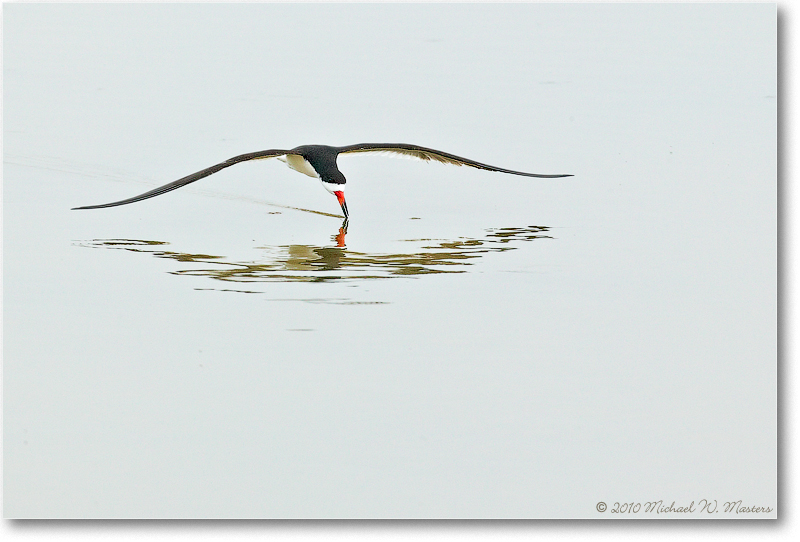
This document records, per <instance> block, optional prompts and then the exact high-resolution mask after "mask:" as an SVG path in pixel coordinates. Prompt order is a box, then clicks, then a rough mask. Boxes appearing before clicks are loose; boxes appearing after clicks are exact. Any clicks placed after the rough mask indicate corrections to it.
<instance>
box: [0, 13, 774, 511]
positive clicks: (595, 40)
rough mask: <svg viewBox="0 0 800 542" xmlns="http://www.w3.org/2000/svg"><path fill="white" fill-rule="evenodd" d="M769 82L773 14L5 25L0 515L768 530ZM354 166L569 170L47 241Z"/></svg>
mask: <svg viewBox="0 0 800 542" xmlns="http://www.w3.org/2000/svg"><path fill="white" fill-rule="evenodd" d="M297 20H303V21H304V25H302V26H301V27H299V28H298V27H297V25H296V24H291V23H293V22H296V21H297ZM233 37H235V39H232V38H233ZM775 54H776V51H775V8H774V6H770V5H743V4H731V5H605V6H604V5H491V6H482V5H385V6H384V5H297V6H295V5H269V4H267V5H236V6H233V5H228V6H222V5H144V4H142V5H77V6H76V5H72V6H66V5H46V4H43V5H19V4H14V5H8V6H4V126H3V129H4V166H3V176H4V181H3V183H4V186H3V191H4V193H3V198H4V203H3V205H4V208H3V212H4V401H5V402H4V460H5V462H4V484H5V486H4V503H5V508H4V512H5V514H6V516H7V517H280V518H286V517H291V518H298V517H314V518H319V517H416V518H421V517H426V518H427V517H450V518H478V517H480V518H489V517H491V518H507V517H512V518H516V517H520V518H522V517H524V518H540V517H559V518H573V517H589V518H597V517H611V514H610V513H609V512H606V513H605V514H601V513H599V512H597V510H596V504H597V503H598V502H599V501H606V502H608V504H609V506H611V505H612V503H613V502H614V501H647V500H652V499H664V500H665V501H669V502H672V501H675V502H676V505H678V504H680V503H683V502H685V503H686V504H688V503H689V502H691V501H692V500H694V501H698V500H699V499H702V498H710V499H718V500H720V501H724V500H728V499H734V498H735V499H742V500H743V501H744V502H745V503H747V504H750V505H754V506H765V507H766V506H769V507H772V508H773V510H774V509H775V507H776V503H777V501H776V478H775V472H776V418H775V415H776V411H775V401H776V366H775V363H776V246H777V244H776V138H775V136H776V92H777V91H776V80H775V75H776V62H775V58H776V57H775ZM275 59H278V60H275ZM369 141H373V142H380V141H386V142H408V143H416V144H420V145H426V146H430V147H433V148H438V149H441V150H444V151H447V152H451V153H455V154H458V155H461V156H467V157H470V158H473V159H476V160H480V161H483V162H486V163H490V164H493V165H497V166H501V167H506V168H511V169H519V170H523V171H533V172H539V173H572V174H574V175H575V176H574V177H571V178H568V179H528V178H522V177H515V176H510V175H501V174H492V173H487V172H484V171H479V170H472V169H468V168H458V167H452V166H444V165H439V164H426V163H422V162H416V161H410V160H396V159H392V158H387V157H382V156H366V155H364V156H346V157H342V158H340V160H339V166H340V168H341V170H342V171H343V172H344V174H345V175H346V176H347V178H348V184H347V190H348V192H347V201H348V207H349V208H350V212H351V215H352V216H351V220H350V222H349V224H347V225H346V231H345V228H344V225H343V224H342V219H341V217H339V216H338V212H339V211H338V205H337V204H336V201H335V200H334V199H333V198H332V197H331V196H330V195H329V194H327V193H326V192H325V191H324V190H323V189H322V188H321V187H320V186H319V183H318V182H316V181H315V180H313V179H310V178H308V177H305V176H302V175H298V174H297V173H296V172H293V171H291V170H289V169H287V168H286V167H285V166H284V165H283V164H280V163H279V162H277V161H271V160H270V161H257V162H254V163H243V164H240V165H237V166H236V167H232V168H229V169H226V170H224V171H222V172H220V173H218V174H215V175H213V176H212V177H209V178H207V179H204V180H203V181H200V182H198V183H195V184H192V185H191V186H187V187H185V188H182V189H180V190H178V191H175V192H171V193H169V194H166V195H163V196H160V197H157V198H154V199H151V200H147V201H144V202H140V203H137V204H133V205H128V206H122V207H117V208H111V209H101V210H94V211H80V212H79V211H70V210H69V209H70V208H71V207H75V206H78V205H87V204H94V203H101V202H105V201H114V200H117V199H122V198H124V197H128V196H132V195H135V194H138V193H141V192H144V191H145V190H147V189H149V188H151V187H154V186H158V185H161V184H164V183H166V182H169V181H171V180H174V179H177V178H179V177H181V176H184V175H186V174H188V173H191V172H193V171H197V170H199V169H201V168H204V167H207V166H210V165H212V164H215V163H218V162H220V161H222V160H225V159H227V158H229V157H231V156H235V155H237V154H241V153H244V152H250V151H255V150H261V149H268V148H275V147H287V146H290V147H291V146H295V145H299V144H310V143H322V144H332V145H343V144H351V143H357V142H369ZM766 516H769V517H774V516H775V512H774V511H773V512H772V513H771V514H766ZM726 517H728V516H726Z"/></svg>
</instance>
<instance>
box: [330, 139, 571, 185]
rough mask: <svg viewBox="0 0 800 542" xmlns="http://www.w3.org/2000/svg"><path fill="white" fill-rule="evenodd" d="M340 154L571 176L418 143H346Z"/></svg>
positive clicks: (526, 174) (517, 173)
mask: <svg viewBox="0 0 800 542" xmlns="http://www.w3.org/2000/svg"><path fill="white" fill-rule="evenodd" d="M338 150H339V153H340V154H346V153H353V152H378V153H393V154H399V155H402V156H409V157H412V158H419V159H420V160H425V161H430V160H436V161H437V162H442V163H444V164H454V165H456V166H470V167H474V168H478V169H485V170H488V171H498V172H500V173H511V174H512V175H524V176H525V177H541V178H546V179H551V178H557V177H572V175H543V174H541V173H525V172H524V171H514V170H511V169H504V168H500V167H495V166H490V165H488V164H483V163H481V162H476V161H475V160H470V159H469V158H462V157H460V156H456V155H455V154H450V153H448V152H442V151H437V150H435V149H428V148H426V147H420V146H419V145H408V144H406V143H358V144H356V145H348V146H346V147H338Z"/></svg>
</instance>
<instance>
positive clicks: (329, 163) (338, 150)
mask: <svg viewBox="0 0 800 542" xmlns="http://www.w3.org/2000/svg"><path fill="white" fill-rule="evenodd" d="M357 152H376V153H389V154H394V155H400V156H406V157H411V158H418V159H420V160H425V161H426V162H427V161H431V160H435V161H437V162H442V163H444V164H454V165H456V166H469V167H474V168H478V169H485V170H487V171H497V172H500V173H510V174H512V175H523V176H525V177H540V178H546V179H551V178H557V177H572V175H542V174H539V173H525V172H523V171H513V170H511V169H503V168H499V167H495V166H490V165H487V164H482V163H481V162H476V161H475V160H470V159H468V158H461V157H460V156H456V155H454V154H450V153H447V152H442V151H437V150H434V149H428V148H426V147H420V146H418V145H407V144H405V143H359V144H356V145H347V146H345V147H330V146H328V145H301V146H299V147H295V148H293V149H289V150H283V149H270V150H267V151H258V152H251V153H248V154H240V155H239V156H234V157H233V158H229V159H228V160H225V161H224V162H221V163H219V164H216V165H214V166H211V167H209V168H206V169H204V170H201V171H198V172H197V173H192V174H191V175H187V176H186V177H183V178H181V179H178V180H177V181H172V182H171V183H169V184H165V185H164V186H160V187H158V188H155V189H153V190H150V191H149V192H145V193H144V194H139V195H138V196H134V197H132V198H128V199H123V200H120V201H114V202H111V203H102V204H100V205H86V206H84V207H74V208H73V210H77V209H100V208H103V207H115V206H117V205H126V204H128V203H134V202H137V201H142V200H144V199H148V198H152V197H155V196H160V195H161V194H166V193H167V192H170V191H172V190H175V189H176V188H180V187H182V186H186V185H187V184H189V183H193V182H195V181H198V180H200V179H202V178H204V177H208V176H209V175H213V174H214V173H216V172H218V171H220V170H223V169H225V168H227V167H230V166H233V165H235V164H238V163H239V162H247V161H249V160H264V159H267V158H277V159H278V160H281V161H282V162H284V163H285V164H286V165H287V166H289V167H290V168H292V169H293V170H295V171H299V172H300V173H304V174H306V175H308V176H309V177H315V178H317V179H319V180H320V181H321V182H322V186H323V187H324V188H325V190H327V191H328V192H330V193H331V194H333V195H334V196H336V199H337V200H338V202H339V205H340V206H341V207H342V212H343V213H344V217H345V219H347V218H348V217H349V214H348V213H347V203H346V202H345V199H344V185H345V182H346V179H345V178H344V175H343V174H342V172H341V171H339V168H338V167H337V165H336V158H337V157H338V156H339V155H340V154H350V153H357Z"/></svg>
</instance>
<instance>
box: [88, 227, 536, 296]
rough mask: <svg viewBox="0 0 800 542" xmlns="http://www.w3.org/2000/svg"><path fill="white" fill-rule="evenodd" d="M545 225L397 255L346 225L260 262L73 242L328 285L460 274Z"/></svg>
mask: <svg viewBox="0 0 800 542" xmlns="http://www.w3.org/2000/svg"><path fill="white" fill-rule="evenodd" d="M548 231H549V228H548V227H547V226H524V227H513V228H492V229H488V230H485V232H484V235H482V236H480V237H476V238H468V237H461V238H458V239H454V240H441V239H409V240H405V241H404V242H407V243H409V244H412V243H413V244H414V245H416V248H415V249H411V250H409V251H408V252H406V253H401V254H379V253H362V252H356V251H353V250H348V249H346V248H345V235H346V233H347V221H346V220H345V222H344V223H343V224H342V226H341V227H340V228H339V232H338V233H337V234H335V235H333V236H332V237H331V240H332V241H333V243H335V246H328V247H319V246H313V245H284V246H274V247H258V248H259V249H261V250H263V251H264V254H263V255H262V256H261V257H260V258H259V260H260V261H231V260H228V259H226V257H224V256H214V255H209V254H191V253H184V252H176V251H170V250H167V249H166V247H167V245H169V243H167V242H164V241H145V240H135V239H94V240H90V241H82V242H78V243H77V244H78V245H80V246H85V247H91V248H110V249H119V250H128V251H131V252H143V253H149V254H152V255H153V256H155V257H157V258H166V259H171V260H175V261H178V262H181V263H182V264H187V266H188V267H189V268H185V269H178V270H175V271H170V273H172V274H174V275H188V276H201V277H208V278H212V279H216V280H221V281H228V282H239V283H254V282H268V281H277V282H328V281H342V280H366V279H380V278H392V277H408V276H419V275H429V274H436V273H464V272H466V271H467V270H468V269H467V266H469V265H471V264H472V263H473V261H474V260H475V259H477V258H481V257H484V256H485V255H487V254H490V253H494V252H504V251H507V250H514V249H516V248H518V245H520V244H521V243H524V242H527V241H532V240H535V239H552V237H551V236H550V235H548V234H547V233H548Z"/></svg>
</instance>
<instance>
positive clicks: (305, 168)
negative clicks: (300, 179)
mask: <svg viewBox="0 0 800 542" xmlns="http://www.w3.org/2000/svg"><path fill="white" fill-rule="evenodd" d="M278 160H280V161H281V162H283V163H284V164H286V165H287V166H289V167H290V168H292V169H293V170H295V171H299V172H300V173H303V174H304V175H308V176H309V177H314V178H315V179H319V175H317V172H316V171H315V170H314V168H313V167H311V164H309V163H308V160H306V159H305V158H303V157H302V156H298V155H296V154H286V155H284V156H279V157H278ZM323 184H324V183H323Z"/></svg>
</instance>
